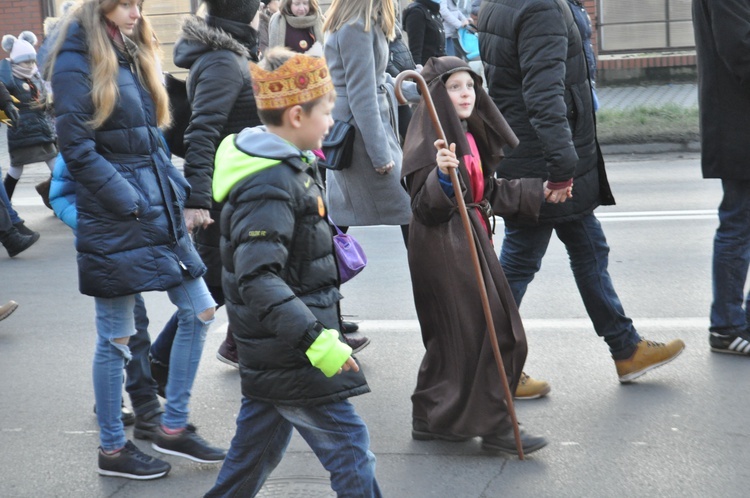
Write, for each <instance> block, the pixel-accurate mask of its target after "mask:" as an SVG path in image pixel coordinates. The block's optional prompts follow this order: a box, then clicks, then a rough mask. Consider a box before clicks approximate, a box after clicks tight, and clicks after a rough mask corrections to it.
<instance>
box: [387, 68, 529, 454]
mask: <svg viewBox="0 0 750 498" xmlns="http://www.w3.org/2000/svg"><path fill="white" fill-rule="evenodd" d="M405 79H411V80H414V81H415V82H416V83H417V85H418V86H419V89H420V92H421V93H422V98H423V99H424V102H425V106H426V107H427V110H428V111H429V113H430V119H431V121H432V125H433V126H434V127H435V132H436V133H437V136H438V140H437V141H436V142H435V146H436V147H447V146H448V142H447V140H446V138H445V132H444V131H443V126H442V125H441V124H440V119H439V118H438V115H437V112H436V110H435V104H434V103H433V102H432V97H431V96H430V90H429V88H428V87H427V83H426V82H425V80H424V78H423V77H422V75H420V74H419V73H418V72H416V71H411V70H409V71H404V72H402V73H400V74H399V75H398V76H397V77H396V97H397V98H398V101H399V102H400V103H401V104H405V103H406V98H405V96H404V94H403V91H402V88H401V85H402V83H403V81H404V80H405ZM511 133H512V132H511ZM451 156H452V157H451ZM438 161H439V163H438V165H439V166H440V167H441V170H443V172H447V173H449V174H450V177H451V183H452V184H453V190H454V192H461V184H460V183H459V180H458V174H457V173H456V166H457V163H458V160H457V159H456V155H455V145H453V146H452V147H451V148H450V149H448V150H447V151H445V153H442V154H441V153H439V154H438ZM445 170H447V171H445ZM455 198H456V202H457V204H458V212H459V214H460V215H461V221H462V222H463V226H464V231H465V232H466V239H467V241H468V244H469V252H470V253H471V261H472V263H473V267H474V274H475V275H476V278H477V286H478V288H479V295H480V297H481V299H482V309H483V311H484V318H485V321H486V323H487V333H488V334H489V336H490V343H491V345H492V352H493V354H494V356H495V361H496V363H497V368H498V370H499V372H500V379H501V380H502V384H503V390H504V393H505V403H506V405H507V406H508V413H509V414H510V418H511V421H512V422H513V435H514V436H515V439H516V450H517V451H518V458H519V459H521V460H523V459H524V458H523V444H522V443H521V433H520V431H519V429H518V420H517V419H516V411H515V409H514V407H513V396H512V394H511V392H510V387H509V385H508V377H507V375H506V374H505V367H504V365H503V358H502V357H501V356H500V346H499V345H498V342H497V335H496V334H495V324H494V323H493V320H492V311H491V310H490V301H489V298H488V297H487V288H486V287H485V284H484V278H483V277H482V269H481V266H480V263H479V256H478V255H477V248H476V245H475V243H474V233H473V231H472V230H473V229H472V226H471V221H470V220H469V214H468V212H467V211H466V202H465V201H464V198H463V197H462V196H461V195H456V196H455Z"/></svg>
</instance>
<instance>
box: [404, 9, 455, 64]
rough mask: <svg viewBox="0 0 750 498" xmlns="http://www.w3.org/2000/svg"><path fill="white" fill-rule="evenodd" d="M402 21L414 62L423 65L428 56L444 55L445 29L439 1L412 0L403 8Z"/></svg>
mask: <svg viewBox="0 0 750 498" xmlns="http://www.w3.org/2000/svg"><path fill="white" fill-rule="evenodd" d="M402 23H403V26H404V31H406V34H407V35H408V36H409V50H411V56H412V58H413V59H414V62H415V63H416V64H422V65H423V66H424V65H425V63H426V62H427V59H429V58H430V57H442V56H443V55H445V29H444V28H443V17H442V16H441V15H440V4H439V3H435V2H432V1H431V0H414V2H412V3H410V4H409V6H408V7H406V8H405V9H404V14H403V19H402Z"/></svg>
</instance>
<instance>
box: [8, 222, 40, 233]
mask: <svg viewBox="0 0 750 498" xmlns="http://www.w3.org/2000/svg"><path fill="white" fill-rule="evenodd" d="M13 226H14V227H16V230H18V231H19V232H20V233H21V235H39V232H35V231H34V230H32V229H31V228H29V227H27V226H26V223H25V222H23V221H19V222H18V223H14V224H13Z"/></svg>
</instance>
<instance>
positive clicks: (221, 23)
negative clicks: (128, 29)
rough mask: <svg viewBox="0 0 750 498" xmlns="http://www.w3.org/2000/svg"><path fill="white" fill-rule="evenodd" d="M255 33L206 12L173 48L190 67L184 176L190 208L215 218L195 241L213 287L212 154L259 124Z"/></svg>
mask: <svg viewBox="0 0 750 498" xmlns="http://www.w3.org/2000/svg"><path fill="white" fill-rule="evenodd" d="M256 40H257V32H256V31H255V30H254V29H252V28H251V27H250V26H248V25H247V24H242V23H238V22H234V21H230V20H228V19H223V18H219V17H212V16H206V19H205V21H204V20H203V19H201V18H199V17H196V16H193V17H189V18H187V19H186V20H185V22H184V23H183V25H182V33H181V35H180V38H179V39H178V40H177V43H176V44H175V47H174V63H175V65H177V66H178V67H181V68H184V69H189V70H190V73H189V75H188V78H187V91H188V99H189V101H190V105H191V108H192V116H191V118H190V124H189V125H188V127H187V130H186V131H185V170H184V171H185V178H187V181H188V183H190V187H191V188H192V193H191V195H190V198H189V199H188V200H187V203H186V207H189V208H196V209H197V208H201V209H209V210H210V211H211V217H212V218H213V219H214V220H215V223H213V224H212V225H210V226H209V227H208V228H207V229H205V230H203V229H200V230H198V231H197V232H196V234H195V238H194V241H195V246H196V248H197V249H198V252H199V253H200V255H201V257H202V258H203V261H204V262H205V263H206V266H208V272H207V273H206V276H205V279H206V283H207V284H208V285H209V286H214V287H220V286H221V255H220V253H219V237H220V233H219V223H218V222H219V216H220V215H221V204H218V203H215V202H213V200H212V189H211V180H212V178H213V172H214V156H215V154H216V148H217V147H218V145H219V143H220V142H221V140H222V139H223V138H224V137H226V136H227V135H230V134H232V133H237V132H239V131H240V130H242V129H243V128H246V127H252V126H258V125H260V124H261V123H260V120H259V119H258V112H257V109H256V107H255V97H254V96H253V88H252V82H251V80H250V71H249V69H248V60H257V46H256V43H257V42H256Z"/></svg>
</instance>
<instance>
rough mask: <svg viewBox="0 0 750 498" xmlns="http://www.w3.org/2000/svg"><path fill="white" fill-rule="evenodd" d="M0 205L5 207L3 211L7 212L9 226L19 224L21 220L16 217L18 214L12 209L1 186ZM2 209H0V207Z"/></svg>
mask: <svg viewBox="0 0 750 498" xmlns="http://www.w3.org/2000/svg"><path fill="white" fill-rule="evenodd" d="M2 177H3V169H2V168H0V178H2ZM0 203H1V204H3V205H4V206H5V209H7V210H8V215H9V216H10V221H11V224H13V225H15V224H17V223H21V222H22V221H23V220H22V219H21V217H20V216H18V213H17V212H16V210H15V209H13V204H11V203H10V199H9V198H8V193H7V192H6V191H5V189H4V188H2V185H0ZM0 209H2V207H0Z"/></svg>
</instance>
